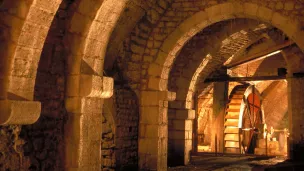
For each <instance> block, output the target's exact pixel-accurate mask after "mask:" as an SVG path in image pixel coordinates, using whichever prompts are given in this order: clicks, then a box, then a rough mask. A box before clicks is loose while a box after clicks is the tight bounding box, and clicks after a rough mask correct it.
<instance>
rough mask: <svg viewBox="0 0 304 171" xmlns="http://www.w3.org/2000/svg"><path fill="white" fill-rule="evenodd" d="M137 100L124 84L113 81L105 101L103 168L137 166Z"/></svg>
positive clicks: (126, 168) (110, 169)
mask: <svg viewBox="0 0 304 171" xmlns="http://www.w3.org/2000/svg"><path fill="white" fill-rule="evenodd" d="M138 109H139V106H138V101H137V96H136V94H135V93H134V92H133V91H132V90H131V89H130V88H129V87H127V86H125V85H115V90H114V95H113V97H112V98H110V99H108V100H106V101H105V103H104V107H103V119H102V141H101V144H102V145H101V148H102V149H101V154H102V170H103V171H114V170H137V166H138V155H137V154H138V119H139V113H138Z"/></svg>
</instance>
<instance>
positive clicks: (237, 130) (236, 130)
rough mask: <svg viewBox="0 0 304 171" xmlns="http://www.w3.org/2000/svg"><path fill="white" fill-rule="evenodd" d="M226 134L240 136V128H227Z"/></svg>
mask: <svg viewBox="0 0 304 171" xmlns="http://www.w3.org/2000/svg"><path fill="white" fill-rule="evenodd" d="M224 133H225V134H238V133H239V128H238V127H231V126H227V127H226V128H225V130H224Z"/></svg>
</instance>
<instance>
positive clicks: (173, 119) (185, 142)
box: [168, 109, 195, 166]
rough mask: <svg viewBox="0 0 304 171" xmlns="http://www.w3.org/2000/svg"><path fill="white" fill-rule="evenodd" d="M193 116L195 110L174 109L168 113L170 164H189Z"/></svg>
mask: <svg viewBox="0 0 304 171" xmlns="http://www.w3.org/2000/svg"><path fill="white" fill-rule="evenodd" d="M194 118H195V110H188V109H175V110H173V112H172V113H170V114H169V121H170V123H169V147H168V148H169V152H170V159H171V161H169V164H170V166H177V165H187V164H189V161H190V152H191V150H192V129H193V119H194Z"/></svg>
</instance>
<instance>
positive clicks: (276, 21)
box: [148, 2, 304, 91]
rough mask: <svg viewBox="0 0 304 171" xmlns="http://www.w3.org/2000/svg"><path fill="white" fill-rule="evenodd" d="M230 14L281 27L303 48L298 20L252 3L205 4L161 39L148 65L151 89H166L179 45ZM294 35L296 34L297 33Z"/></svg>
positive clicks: (228, 17)
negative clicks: (200, 9) (154, 58)
mask: <svg viewBox="0 0 304 171" xmlns="http://www.w3.org/2000/svg"><path fill="white" fill-rule="evenodd" d="M233 18H252V19H257V20H260V21H263V22H266V23H269V24H271V25H273V26H275V27H277V28H279V29H280V30H282V31H283V32H284V33H285V34H286V35H287V36H288V37H289V38H291V39H292V40H293V41H295V42H296V44H297V45H298V46H299V47H300V48H301V49H304V41H303V40H301V39H300V38H299V37H301V36H299V35H303V34H304V31H302V30H301V29H300V26H301V24H300V22H299V21H298V20H294V19H292V18H289V17H287V16H284V15H283V14H281V13H279V12H276V11H274V10H272V9H269V8H267V7H264V6H261V5H258V4H254V3H238V2H231V3H230V2H227V3H222V4H218V5H214V6H212V7H209V8H207V9H205V10H203V11H200V12H197V13H196V14H194V15H193V16H191V17H190V18H188V19H186V20H185V21H184V22H183V23H182V24H180V25H179V27H178V28H177V29H175V30H174V31H173V32H172V33H171V34H170V35H169V36H168V37H167V39H166V40H165V41H164V42H163V44H162V46H161V48H160V51H159V53H158V55H157V58H156V60H155V61H154V62H153V63H152V64H150V66H149V69H150V70H153V71H154V70H155V69H154V68H157V70H159V71H158V72H154V73H153V75H150V76H149V78H148V83H149V84H148V88H149V89H153V90H161V91H162V90H166V89H167V81H168V75H169V71H170V69H171V66H172V64H173V61H174V60H175V58H176V54H177V53H178V52H179V51H180V49H181V48H182V47H183V45H184V44H185V43H186V42H187V41H188V40H190V39H191V38H192V37H193V36H194V35H195V34H196V33H198V32H199V31H200V30H202V29H204V28H206V27H207V26H209V25H211V24H214V23H216V22H219V21H223V20H227V19H233ZM297 35H298V36H297Z"/></svg>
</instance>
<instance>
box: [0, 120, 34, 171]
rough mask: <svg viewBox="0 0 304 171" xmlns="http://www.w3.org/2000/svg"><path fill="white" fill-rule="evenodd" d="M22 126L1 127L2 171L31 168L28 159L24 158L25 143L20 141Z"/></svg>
mask: <svg viewBox="0 0 304 171" xmlns="http://www.w3.org/2000/svg"><path fill="white" fill-rule="evenodd" d="M20 130H21V126H15V125H10V126H1V127H0V140H1V141H0V170H1V171H2V170H10V171H18V170H22V169H25V170H27V168H29V167H30V163H29V161H28V158H24V157H23V149H22V145H23V143H24V141H23V140H22V139H20V137H19V134H20Z"/></svg>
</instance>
